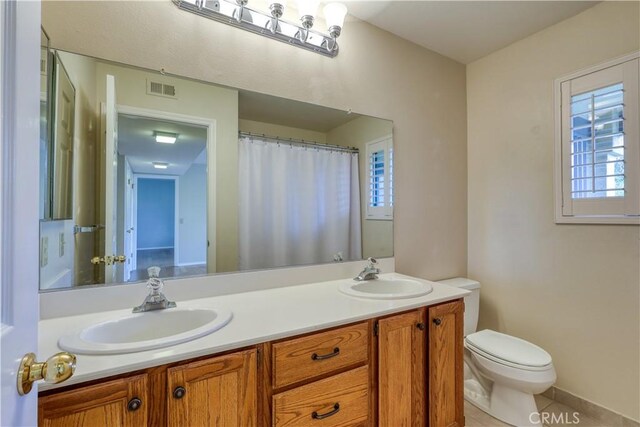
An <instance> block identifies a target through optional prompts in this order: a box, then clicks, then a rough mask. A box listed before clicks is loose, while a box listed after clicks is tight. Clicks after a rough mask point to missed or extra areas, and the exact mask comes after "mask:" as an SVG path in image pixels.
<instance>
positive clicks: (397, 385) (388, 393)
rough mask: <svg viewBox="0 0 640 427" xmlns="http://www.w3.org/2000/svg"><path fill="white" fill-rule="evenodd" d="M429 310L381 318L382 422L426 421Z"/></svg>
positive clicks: (407, 423) (412, 423)
mask: <svg viewBox="0 0 640 427" xmlns="http://www.w3.org/2000/svg"><path fill="white" fill-rule="evenodd" d="M424 321H425V310H424V309H420V310H414V311H411V312H409V313H405V314H400V315H397V316H393V317H388V318H385V319H381V320H379V322H378V335H379V336H378V425H380V426H407V427H409V426H415V427H423V426H424V425H425V422H426V413H425V412H426V402H425V394H426V393H425V388H426V375H425V364H426V360H425V357H426V326H425V324H424Z"/></svg>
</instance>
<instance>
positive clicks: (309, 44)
mask: <svg viewBox="0 0 640 427" xmlns="http://www.w3.org/2000/svg"><path fill="white" fill-rule="evenodd" d="M172 1H173V3H174V4H175V5H176V6H178V7H179V8H180V9H182V10H186V11H188V12H191V13H195V14H196V15H200V16H203V17H205V18H209V19H213V20H214V21H218V22H222V23H224V24H227V25H231V26H233V27H238V28H242V29H243V30H247V31H250V32H252V33H255V34H260V35H263V36H265V37H269V38H272V39H275V40H279V41H281V42H283V43H287V44H289V45H292V46H297V47H300V48H302V49H306V50H310V51H312V52H315V53H319V54H320V55H324V56H328V57H330V58H334V57H335V56H336V55H338V51H339V48H338V43H337V41H336V39H337V37H338V36H339V35H340V31H337V32H336V31H331V34H323V33H321V32H318V31H315V30H313V29H312V28H307V26H306V25H304V22H303V25H304V26H300V25H297V24H294V23H292V22H289V21H286V20H283V19H281V16H282V11H281V10H278V9H277V8H276V9H272V10H271V14H267V13H263V12H261V11H257V10H254V9H252V8H250V7H248V6H247V0H235V1H226V0H172Z"/></svg>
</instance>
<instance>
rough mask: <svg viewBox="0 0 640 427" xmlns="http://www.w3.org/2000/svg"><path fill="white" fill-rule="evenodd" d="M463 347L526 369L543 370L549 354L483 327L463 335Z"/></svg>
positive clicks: (547, 362) (548, 360)
mask: <svg viewBox="0 0 640 427" xmlns="http://www.w3.org/2000/svg"><path fill="white" fill-rule="evenodd" d="M465 347H467V349H469V351H472V352H474V353H477V354H480V355H481V356H483V357H485V358H487V359H490V360H492V361H494V362H496V363H499V364H502V365H506V366H510V367H512V368H517V369H523V370H527V371H544V370H547V369H549V366H550V365H551V364H552V360H551V355H549V353H547V352H546V351H544V350H543V349H541V348H540V347H538V346H537V345H535V344H531V343H530V342H528V341H525V340H523V339H520V338H516V337H512V336H510V335H506V334H501V333H500V332H496V331H492V330H490V329H485V330H483V331H480V332H476V333H473V334H470V335H467V336H466V337H465Z"/></svg>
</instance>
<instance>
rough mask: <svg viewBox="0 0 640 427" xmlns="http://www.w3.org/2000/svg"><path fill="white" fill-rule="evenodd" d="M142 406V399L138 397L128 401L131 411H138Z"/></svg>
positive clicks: (128, 407)
mask: <svg viewBox="0 0 640 427" xmlns="http://www.w3.org/2000/svg"><path fill="white" fill-rule="evenodd" d="M141 406H142V400H140V399H139V398H137V397H134V398H133V399H131V400H130V401H129V403H127V409H128V410H130V411H131V412H133V411H137V410H138V409H140V407H141Z"/></svg>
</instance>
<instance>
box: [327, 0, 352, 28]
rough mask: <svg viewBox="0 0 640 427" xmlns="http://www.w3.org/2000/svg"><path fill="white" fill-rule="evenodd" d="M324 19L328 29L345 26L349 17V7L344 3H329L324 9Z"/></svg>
mask: <svg viewBox="0 0 640 427" xmlns="http://www.w3.org/2000/svg"><path fill="white" fill-rule="evenodd" d="M323 12H324V19H325V21H326V22H327V28H329V29H331V27H340V28H342V26H343V25H344V18H345V16H346V15H347V6H345V5H344V4H342V3H329V4H328V5H326V6H325V7H324V9H323Z"/></svg>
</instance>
